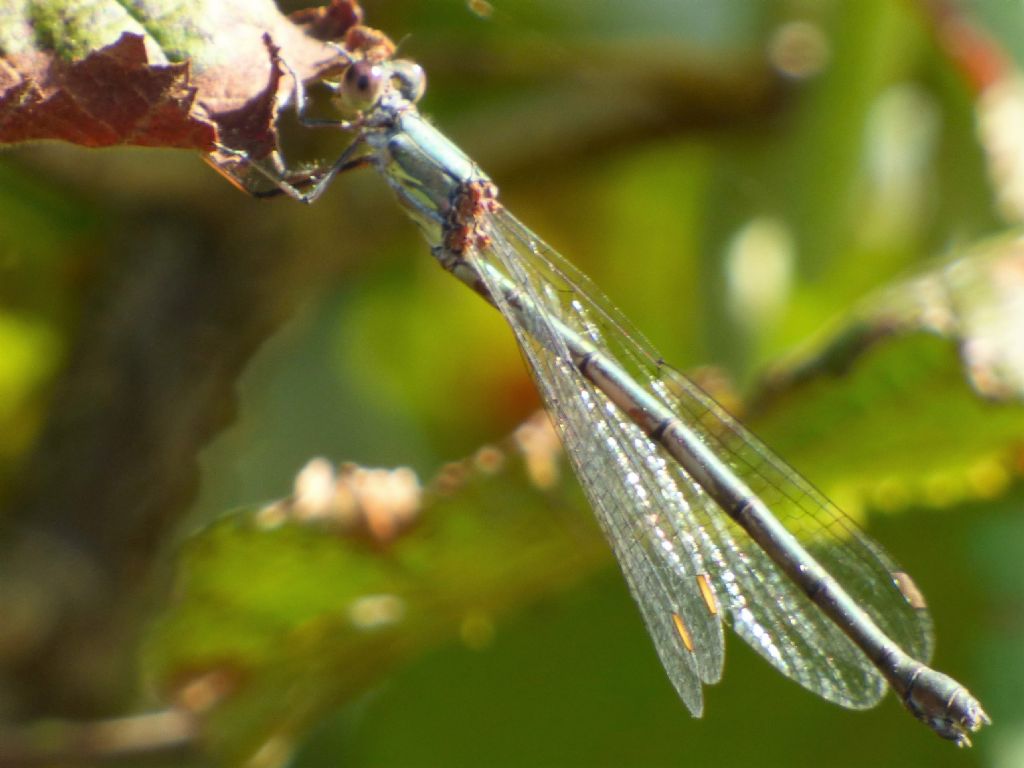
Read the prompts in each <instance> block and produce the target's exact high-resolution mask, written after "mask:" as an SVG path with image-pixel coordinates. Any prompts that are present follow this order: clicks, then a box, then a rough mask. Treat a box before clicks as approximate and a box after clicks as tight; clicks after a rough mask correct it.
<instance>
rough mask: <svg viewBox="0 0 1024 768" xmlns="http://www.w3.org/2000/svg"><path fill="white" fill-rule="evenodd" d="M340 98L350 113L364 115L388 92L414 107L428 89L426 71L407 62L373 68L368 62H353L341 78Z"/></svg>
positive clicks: (399, 61) (375, 65)
mask: <svg viewBox="0 0 1024 768" xmlns="http://www.w3.org/2000/svg"><path fill="white" fill-rule="evenodd" d="M340 85H341V87H340V89H339V91H338V96H339V98H340V100H341V103H342V106H343V107H344V108H345V109H347V110H353V111H355V112H365V111H366V110H368V109H370V108H371V107H373V106H374V105H375V104H376V103H377V102H378V101H379V100H380V99H381V97H382V96H384V95H385V93H386V92H387V90H388V89H389V88H391V89H393V91H392V93H397V95H398V96H399V97H400V98H401V99H403V100H404V101H407V102H409V103H410V104H415V103H416V102H417V101H419V99H420V97H421V96H422V95H423V91H424V90H426V87H427V76H426V73H424V71H423V68H422V67H421V66H420V65H419V64H417V63H415V62H413V61H407V60H405V59H398V60H396V61H390V62H385V63H380V64H374V63H373V62H371V61H369V60H367V59H360V60H357V61H353V62H352V64H350V65H349V67H348V68H347V69H346V70H345V74H344V75H343V76H342V78H341V84H340Z"/></svg>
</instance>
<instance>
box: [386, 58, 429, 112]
mask: <svg viewBox="0 0 1024 768" xmlns="http://www.w3.org/2000/svg"><path fill="white" fill-rule="evenodd" d="M391 77H392V78H393V80H394V82H395V85H396V87H397V88H398V92H399V93H400V94H401V95H402V98H403V99H405V100H406V101H410V102H412V103H413V104H415V103H416V102H417V101H419V100H420V97H421V96H422V95H423V92H424V91H425V90H426V89H427V73H426V72H424V71H423V67H421V66H420V65H419V64H417V63H416V62H414V61H407V60H405V59H399V60H398V61H393V62H391Z"/></svg>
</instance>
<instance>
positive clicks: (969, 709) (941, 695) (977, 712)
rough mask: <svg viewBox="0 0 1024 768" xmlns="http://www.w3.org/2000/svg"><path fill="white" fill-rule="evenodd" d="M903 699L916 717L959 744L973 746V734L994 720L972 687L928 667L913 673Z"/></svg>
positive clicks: (943, 736) (959, 745) (942, 735)
mask: <svg viewBox="0 0 1024 768" xmlns="http://www.w3.org/2000/svg"><path fill="white" fill-rule="evenodd" d="M903 703H904V704H905V705H906V707H907V709H909V710H910V711H911V712H912V713H913V714H914V716H915V717H917V718H918V719H919V720H921V721H922V722H923V723H925V724H926V725H927V726H928V727H929V728H931V729H932V730H933V731H935V732H936V733H937V734H939V736H941V737H942V738H944V739H949V740H950V741H952V742H954V743H955V744H956V745H957V746H958V747H969V746H971V739H970V737H969V734H971V733H975V732H976V731H978V730H980V729H981V728H982V727H983V726H986V725H991V724H992V719H991V718H990V717H989V716H988V714H987V713H986V712H985V710H984V709H983V708H982V706H981V702H980V701H978V700H977V699H976V698H974V696H973V695H971V693H970V691H968V690H967V689H966V688H964V687H963V686H962V685H960V683H958V682H957V681H956V680H954V679H953V678H951V677H949V676H948V675H944V674H942V673H941V672H936V671H935V670H934V669H929V668H927V667H925V668H923V669H922V670H921V671H920V673H919V674H917V675H914V676H913V678H912V683H911V685H910V687H909V689H908V690H906V691H905V692H904V694H903Z"/></svg>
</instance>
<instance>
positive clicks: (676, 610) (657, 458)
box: [473, 230, 724, 715]
mask: <svg viewBox="0 0 1024 768" xmlns="http://www.w3.org/2000/svg"><path fill="white" fill-rule="evenodd" d="M514 242H516V241H514V240H511V239H509V238H508V237H507V236H506V235H505V233H504V231H503V230H496V231H495V232H494V233H493V237H492V240H491V245H492V247H491V248H488V249H485V250H484V251H482V252H479V253H475V255H474V257H473V258H474V260H475V262H476V265H477V270H478V273H479V275H480V277H481V278H482V280H483V282H484V283H485V285H486V286H487V288H488V291H489V292H490V293H491V295H492V296H493V297H494V298H495V300H496V303H497V304H498V308H499V309H500V310H501V312H502V314H503V315H504V316H505V318H506V320H508V322H509V324H510V325H511V327H512V330H513V331H514V332H515V335H516V338H517V340H518V342H519V345H520V347H521V348H522V351H523V354H524V356H525V357H526V359H527V361H528V362H529V365H530V367H531V369H532V371H533V374H534V377H535V379H536V381H537V384H538V387H539V388H540V390H541V393H542V395H543V397H544V400H545V402H546V404H547V406H548V409H549V412H550V413H551V414H552V417H553V418H554V420H555V422H556V426H557V427H558V429H559V432H560V434H561V437H562V440H563V442H564V444H565V446H566V449H567V453H568V454H569V456H570V459H571V461H572V463H573V467H574V469H575V471H576V473H577V475H578V476H579V478H580V480H581V483H582V485H583V488H584V490H585V492H586V494H587V497H588V498H589V500H590V502H591V505H592V506H593V508H594V510H595V513H596V516H597V519H598V522H599V523H600V525H601V527H602V529H603V531H604V533H605V536H606V537H607V539H608V541H609V542H610V544H611V547H612V549H613V551H614V553H615V556H616V558H617V559H618V562H619V565H620V567H621V568H622V572H623V574H624V575H625V578H626V583H627V584H628V586H629V590H630V592H631V594H632V595H633V597H634V599H635V600H636V602H637V604H638V605H639V606H640V611H641V614H642V615H643V618H644V621H645V623H646V625H647V628H648V631H649V632H650V635H651V637H652V638H653V639H654V644H655V648H656V649H657V652H658V655H659V657H660V658H661V661H662V664H663V665H664V666H665V669H666V670H667V672H668V674H669V678H670V679H671V681H672V683H673V685H674V686H675V688H676V690H677V692H678V693H679V696H680V698H682V700H683V701H684V702H685V704H686V706H687V707H688V708H689V709H690V711H691V712H692V713H693V714H694V715H700V714H701V712H702V710H703V695H702V690H701V688H702V684H704V683H713V682H716V681H717V680H718V679H719V678H720V676H721V672H722V665H723V661H724V641H723V633H722V624H721V619H720V616H719V614H718V613H717V611H715V610H713V609H712V608H713V606H714V604H713V603H711V604H709V602H708V601H707V600H705V599H704V598H703V597H702V593H701V591H700V589H699V588H698V582H697V578H698V576H699V575H701V574H706V573H707V571H708V569H709V568H710V567H713V566H712V565H711V564H709V563H706V562H705V557H706V553H707V552H709V551H712V549H711V535H712V533H713V532H712V531H710V530H707V529H706V528H705V526H706V521H702V520H701V519H699V518H698V515H697V514H696V511H695V510H694V509H693V508H692V507H691V497H692V494H689V493H684V492H681V491H680V488H679V484H678V481H677V479H676V477H675V475H674V474H673V469H672V466H671V465H670V464H669V463H668V462H667V461H666V460H665V458H664V456H663V455H662V453H661V451H660V449H659V448H658V446H656V445H655V444H654V443H652V442H651V441H650V439H649V438H648V437H647V436H646V435H645V434H644V432H643V430H641V429H640V428H639V427H637V426H636V425H635V424H634V423H633V422H632V421H630V420H629V419H628V418H627V417H626V416H625V415H624V414H622V413H620V412H619V410H618V409H617V408H616V406H615V405H613V404H612V403H611V402H610V401H609V399H608V398H607V397H606V396H605V395H604V393H602V392H600V391H599V390H597V389H596V388H595V387H594V385H593V384H591V383H590V382H589V381H588V380H587V379H585V378H584V377H583V376H581V375H580V373H579V371H578V370H577V368H576V366H575V365H574V363H573V361H572V356H571V354H570V352H569V350H568V349H567V348H566V346H565V341H564V338H563V336H562V334H561V333H559V332H558V331H557V330H555V329H554V328H553V327H552V326H551V324H550V323H549V322H548V320H549V318H548V317H546V316H545V315H544V314H543V313H541V312H534V313H526V314H524V313H522V312H520V311H517V310H516V309H515V308H514V307H512V306H511V305H510V300H509V298H508V297H507V296H506V294H507V293H508V290H507V289H508V287H509V283H510V282H512V283H514V284H515V285H516V286H518V289H517V290H521V291H523V293H524V294H526V295H528V296H529V301H530V302H531V303H532V304H534V305H536V306H545V307H546V308H549V309H550V310H551V311H552V312H555V313H557V314H561V313H562V311H563V303H562V302H561V301H559V300H557V299H554V298H552V297H551V294H550V293H549V291H551V290H558V289H559V288H560V286H558V285H557V283H554V284H553V283H549V282H547V276H546V274H545V273H544V272H543V270H542V269H541V270H539V269H538V268H543V266H544V265H543V262H541V261H539V260H537V259H536V258H526V259H524V258H523V256H524V254H521V253H519V252H516V251H511V250H510V249H511V248H512V247H513V243H514ZM542 296H543V297H545V298H543V299H541V298H540V297H542ZM563 298H565V297H563ZM570 305H571V302H570ZM575 320H576V321H578V322H577V325H579V324H580V323H585V322H586V317H585V315H583V314H580V315H577V316H576V317H575Z"/></svg>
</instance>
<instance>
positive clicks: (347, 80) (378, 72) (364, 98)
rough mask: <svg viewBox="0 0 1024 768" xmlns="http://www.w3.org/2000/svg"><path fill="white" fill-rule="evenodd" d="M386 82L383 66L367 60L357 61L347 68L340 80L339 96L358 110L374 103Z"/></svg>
mask: <svg viewBox="0 0 1024 768" xmlns="http://www.w3.org/2000/svg"><path fill="white" fill-rule="evenodd" d="M386 83H387V76H386V74H385V71H384V68H383V67H381V66H379V65H377V64H371V63H370V62H368V61H357V62H355V63H354V64H352V66H350V67H349V68H348V69H347V70H345V76H344V78H343V79H342V81H341V97H342V99H344V101H345V103H346V104H347V105H348V106H349V107H351V108H352V109H355V110H357V111H359V112H361V111H363V110H364V109H368V108H370V107H372V106H373V105H374V103H375V102H376V101H377V99H379V98H380V94H381V91H383V90H384V85H385V84H386Z"/></svg>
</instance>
